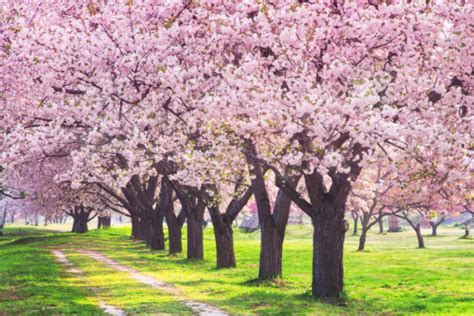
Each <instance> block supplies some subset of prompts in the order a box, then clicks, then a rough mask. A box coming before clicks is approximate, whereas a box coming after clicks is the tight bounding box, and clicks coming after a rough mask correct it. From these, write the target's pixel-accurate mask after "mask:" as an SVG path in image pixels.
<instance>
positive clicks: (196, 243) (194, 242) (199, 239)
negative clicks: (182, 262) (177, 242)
mask: <svg viewBox="0 0 474 316" xmlns="http://www.w3.org/2000/svg"><path fill="white" fill-rule="evenodd" d="M203 215H204V212H200V211H199V210H192V211H191V212H189V214H188V217H187V226H188V227H187V228H188V235H187V237H188V253H187V255H188V259H204V245H203V227H202V224H203V221H204V218H203V217H204V216H203Z"/></svg>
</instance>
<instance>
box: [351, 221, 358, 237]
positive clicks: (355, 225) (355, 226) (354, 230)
mask: <svg viewBox="0 0 474 316" xmlns="http://www.w3.org/2000/svg"><path fill="white" fill-rule="evenodd" d="M353 218H354V229H353V230H352V235H354V236H356V235H357V233H358V231H357V225H358V223H359V216H357V217H353Z"/></svg>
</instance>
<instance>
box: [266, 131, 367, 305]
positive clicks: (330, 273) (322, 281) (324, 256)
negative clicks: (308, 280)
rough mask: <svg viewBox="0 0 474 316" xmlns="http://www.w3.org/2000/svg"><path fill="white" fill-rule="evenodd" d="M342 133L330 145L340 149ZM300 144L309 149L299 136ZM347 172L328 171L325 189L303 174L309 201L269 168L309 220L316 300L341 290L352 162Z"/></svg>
mask: <svg viewBox="0 0 474 316" xmlns="http://www.w3.org/2000/svg"><path fill="white" fill-rule="evenodd" d="M346 137H347V135H346V134H342V135H341V136H340V138H339V139H337V140H335V141H334V146H341V144H343V143H344V142H345V141H346ZM301 139H302V140H300V144H301V145H302V146H303V147H304V148H309V147H310V144H309V143H308V138H306V137H304V135H302V136H301ZM351 151H352V155H362V153H363V151H364V148H363V147H361V146H360V145H358V144H356V145H354V146H353V147H351ZM347 164H348V167H349V172H348V173H345V174H341V173H339V172H338V171H337V170H335V169H332V170H329V173H328V175H329V176H330V177H331V180H332V184H331V185H330V187H329V188H326V186H325V184H324V180H323V176H322V175H321V174H320V173H318V171H317V169H315V170H314V171H313V172H312V173H310V174H305V175H304V179H305V183H306V190H307V192H308V197H309V201H307V200H306V199H305V198H304V197H302V196H301V195H300V194H299V192H297V191H296V190H295V189H294V188H292V186H291V184H290V183H289V182H288V181H287V179H285V177H283V176H281V174H279V172H278V170H277V169H275V168H273V167H272V170H274V172H275V173H276V175H277V176H276V181H275V182H276V184H277V186H278V187H279V188H280V189H281V190H283V192H284V193H285V194H286V195H287V196H288V197H289V198H291V200H292V201H293V202H294V203H295V204H296V205H297V206H298V207H299V208H300V209H301V210H302V211H304V212H305V213H306V214H307V215H308V216H310V217H311V219H312V223H313V227H314V235H313V237H314V238H313V282H312V292H313V296H314V297H316V298H339V297H340V295H341V293H342V292H343V289H344V273H343V271H344V270H343V260H342V259H343V245H344V237H345V232H346V231H347V229H348V227H349V225H348V224H347V221H345V220H344V213H345V207H346V201H347V197H348V196H349V193H350V190H351V180H352V181H355V179H357V177H358V175H359V174H360V171H361V167H360V166H359V165H358V164H357V163H355V162H348V163H347Z"/></svg>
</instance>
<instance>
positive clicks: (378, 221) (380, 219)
mask: <svg viewBox="0 0 474 316" xmlns="http://www.w3.org/2000/svg"><path fill="white" fill-rule="evenodd" d="M377 223H378V224H379V234H382V233H383V219H382V217H380V218H379V219H378V220H377Z"/></svg>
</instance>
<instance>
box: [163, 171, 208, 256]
mask: <svg viewBox="0 0 474 316" xmlns="http://www.w3.org/2000/svg"><path fill="white" fill-rule="evenodd" d="M168 180H169V179H168ZM169 183H170V184H171V185H172V187H173V189H174V191H175V192H176V196H177V197H178V200H179V201H180V203H181V206H182V208H183V210H184V212H185V214H186V225H187V258H188V259H204V241H203V223H204V211H205V209H206V205H205V203H204V201H203V198H202V197H203V192H202V190H203V188H201V189H198V188H195V187H189V186H183V185H181V184H179V183H178V182H177V181H169Z"/></svg>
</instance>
